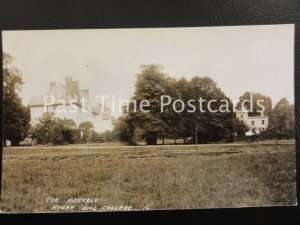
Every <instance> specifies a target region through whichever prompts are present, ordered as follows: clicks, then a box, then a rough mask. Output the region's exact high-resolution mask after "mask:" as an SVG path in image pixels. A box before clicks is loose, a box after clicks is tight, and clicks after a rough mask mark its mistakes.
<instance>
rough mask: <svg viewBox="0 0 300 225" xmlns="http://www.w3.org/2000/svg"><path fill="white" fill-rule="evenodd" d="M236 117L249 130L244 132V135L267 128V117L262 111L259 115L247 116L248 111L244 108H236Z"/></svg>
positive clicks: (258, 132) (257, 132) (250, 134)
mask: <svg viewBox="0 0 300 225" xmlns="http://www.w3.org/2000/svg"><path fill="white" fill-rule="evenodd" d="M235 114H236V117H237V118H238V119H239V120H241V121H243V122H244V124H245V125H247V126H248V128H249V131H247V132H246V136H252V135H254V134H260V133H261V132H263V131H265V130H266V129H267V128H268V124H269V117H268V116H264V114H263V112H262V113H261V115H260V116H248V115H249V114H248V112H247V111H244V110H236V111H235Z"/></svg>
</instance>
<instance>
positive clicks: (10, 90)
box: [3, 53, 30, 145]
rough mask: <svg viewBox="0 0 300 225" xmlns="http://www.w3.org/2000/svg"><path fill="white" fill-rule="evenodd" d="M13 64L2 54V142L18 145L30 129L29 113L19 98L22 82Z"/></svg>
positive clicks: (9, 58) (9, 57)
mask: <svg viewBox="0 0 300 225" xmlns="http://www.w3.org/2000/svg"><path fill="white" fill-rule="evenodd" d="M13 62H14V58H13V57H12V56H10V55H9V54H6V53H4V54H3V117H4V119H3V140H4V142H5V140H10V141H11V142H12V145H18V144H19V142H20V141H21V140H22V139H23V138H24V137H25V136H26V135H27V132H28V129H29V127H30V125H29V121H30V112H29V107H26V106H24V105H23V104H22V100H21V98H20V97H19V92H20V91H21V86H22V85H23V80H22V76H21V72H20V71H19V70H18V69H17V68H16V67H14V66H13Z"/></svg>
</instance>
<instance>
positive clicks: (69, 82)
mask: <svg viewBox="0 0 300 225" xmlns="http://www.w3.org/2000/svg"><path fill="white" fill-rule="evenodd" d="M65 86H66V88H67V90H68V91H69V92H70V94H71V95H74V90H73V82H72V77H65Z"/></svg>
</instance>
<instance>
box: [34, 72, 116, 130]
mask: <svg viewBox="0 0 300 225" xmlns="http://www.w3.org/2000/svg"><path fill="white" fill-rule="evenodd" d="M46 112H54V116H55V117H58V118H62V119H63V118H66V119H72V120H73V121H74V122H75V123H76V126H77V127H78V126H79V124H81V123H83V122H91V123H92V124H93V126H94V130H95V131H96V132H103V131H106V130H111V129H112V121H111V114H110V110H109V108H108V107H105V106H104V105H100V104H98V105H92V104H91V101H90V96H89V91H88V90H87V89H84V90H80V89H79V82H78V81H73V80H72V77H65V84H64V85H63V84H61V83H56V82H51V83H49V90H48V91H47V92H46V93H44V95H41V96H33V97H32V98H31V102H30V116H31V124H32V125H34V124H35V123H36V122H37V121H38V119H39V118H41V117H42V116H43V114H44V113H46Z"/></svg>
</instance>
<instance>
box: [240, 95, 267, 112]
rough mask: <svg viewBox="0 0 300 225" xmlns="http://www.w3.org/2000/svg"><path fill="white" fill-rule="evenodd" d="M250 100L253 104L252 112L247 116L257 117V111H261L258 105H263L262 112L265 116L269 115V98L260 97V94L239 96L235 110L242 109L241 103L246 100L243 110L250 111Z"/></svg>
mask: <svg viewBox="0 0 300 225" xmlns="http://www.w3.org/2000/svg"><path fill="white" fill-rule="evenodd" d="M251 96H252V97H251ZM251 99H252V102H253V111H252V112H251V111H250V112H249V116H258V115H260V112H258V110H259V111H261V107H260V106H259V105H258V104H260V105H263V106H264V107H265V110H264V112H263V113H264V115H265V116H268V115H269V114H270V113H271V111H272V100H271V98H270V97H269V96H266V95H262V94H260V93H252V92H245V93H244V94H243V95H242V96H240V98H239V101H238V103H237V106H236V108H237V109H242V103H243V101H245V100H246V101H245V102H244V107H245V109H248V110H250V106H251V105H250V104H251V103H250V102H249V101H250V100H251ZM260 100H262V101H260ZM258 101H260V102H258Z"/></svg>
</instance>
